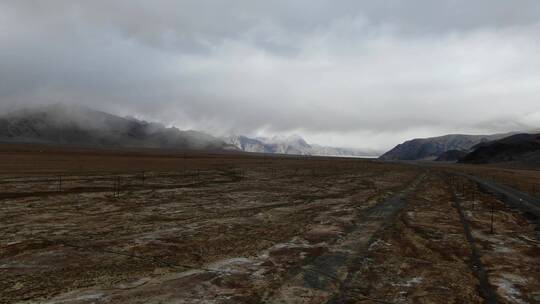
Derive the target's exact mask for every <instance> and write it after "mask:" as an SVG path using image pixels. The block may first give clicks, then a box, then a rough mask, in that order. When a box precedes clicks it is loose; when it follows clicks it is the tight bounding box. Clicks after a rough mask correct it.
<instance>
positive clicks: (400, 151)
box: [379, 134, 510, 160]
mask: <svg viewBox="0 0 540 304" xmlns="http://www.w3.org/2000/svg"><path fill="white" fill-rule="evenodd" d="M508 135H510V134H494V135H465V134H450V135H444V136H439V137H429V138H416V139H412V140H408V141H406V142H404V143H402V144H399V145H397V146H395V147H394V148H393V149H391V150H390V151H388V152H386V153H384V154H383V155H381V156H380V157H379V158H380V159H382V160H434V159H436V158H437V157H439V156H440V155H441V154H443V153H444V152H446V151H449V150H459V151H468V150H470V149H471V148H472V147H473V146H475V145H477V144H479V143H482V142H488V141H491V140H497V139H501V138H504V137H506V136H508Z"/></svg>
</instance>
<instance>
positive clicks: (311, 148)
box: [224, 135, 376, 156]
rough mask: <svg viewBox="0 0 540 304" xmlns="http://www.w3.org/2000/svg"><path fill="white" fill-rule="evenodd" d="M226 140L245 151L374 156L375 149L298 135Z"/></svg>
mask: <svg viewBox="0 0 540 304" xmlns="http://www.w3.org/2000/svg"><path fill="white" fill-rule="evenodd" d="M224 140H225V142H226V143H228V144H231V145H234V146H236V147H237V148H239V149H240V150H242V151H245V152H257V153H279V154H295V155H319V156H374V155H376V153H374V152H373V151H363V150H360V149H351V148H335V147H327V146H320V145H315V144H309V143H307V142H306V141H305V140H304V139H303V138H302V137H300V136H298V135H292V136H273V137H268V138H266V137H254V138H251V137H247V136H244V135H233V136H229V137H226V138H224Z"/></svg>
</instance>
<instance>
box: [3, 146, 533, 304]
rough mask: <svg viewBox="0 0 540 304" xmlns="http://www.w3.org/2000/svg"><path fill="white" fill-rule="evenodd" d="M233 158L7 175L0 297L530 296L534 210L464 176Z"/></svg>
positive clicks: (349, 299)
mask: <svg viewBox="0 0 540 304" xmlns="http://www.w3.org/2000/svg"><path fill="white" fill-rule="evenodd" d="M160 157H162V156H160ZM170 161H171V162H177V163H178V162H179V163H180V164H182V163H183V162H184V160H183V159H182V158H181V159H180V160H178V159H176V160H174V161H173V160H170ZM168 162H169V160H167V159H166V160H162V159H160V160H159V161H157V162H156V164H157V163H159V166H162V165H163V164H164V163H165V164H167V163H168ZM200 163H201V164H202V163H203V161H202V160H201V161H200ZM233 163H234V158H233V159H232V160H231V158H227V161H226V165H223V166H219V160H216V159H213V163H212V164H211V165H207V166H201V169H196V168H195V166H191V167H189V166H187V169H185V168H184V167H182V168H183V169H182V170H179V171H167V172H165V171H163V170H155V169H161V167H159V166H158V165H156V166H158V167H154V168H152V167H146V168H145V172H144V175H142V174H143V173H142V171H139V170H130V171H125V172H123V173H118V172H114V174H112V173H113V172H109V173H97V172H89V173H87V174H82V172H80V171H79V170H78V169H77V167H78V166H72V165H69V166H70V167H69V168H71V169H73V168H75V170H71V169H70V170H64V171H62V172H57V171H54V172H50V171H40V172H39V174H36V173H35V172H34V173H32V174H29V175H24V174H17V175H15V174H12V173H11V174H5V175H4V176H3V177H1V179H0V193H1V195H2V196H1V198H2V201H1V206H0V278H1V279H0V303H81V304H82V303H493V302H489V301H490V299H489V293H491V294H492V295H494V297H495V300H496V301H497V302H498V303H540V299H539V297H540V283H539V282H540V262H539V256H540V255H539V253H540V252H539V251H540V243H539V235H538V231H536V230H535V229H537V228H536V227H537V226H536V222H534V219H531V218H529V217H527V216H524V215H523V214H521V213H519V212H518V211H517V210H512V209H510V208H508V207H507V206H506V205H505V204H504V201H502V200H501V199H499V198H497V197H496V196H494V195H493V194H491V193H487V192H483V191H482V189H480V188H478V187H477V186H476V185H475V184H474V183H472V182H471V181H469V180H467V179H465V178H463V177H455V176H452V175H450V174H448V173H447V172H446V170H443V169H441V168H434V169H432V170H429V169H427V168H426V167H425V166H421V167H417V166H411V165H399V164H388V163H378V162H369V161H364V160H358V161H354V160H339V159H336V160H335V161H332V160H321V159H306V160H300V159H288V160H279V159H270V160H269V159H266V158H262V159H260V158H259V159H250V160H249V161H246V160H244V161H243V162H239V165H238V166H231V164H233ZM70 164H71V163H70ZM110 164H114V162H113V161H111V162H110ZM188 164H189V163H188ZM132 165H133V166H134V167H137V164H136V163H133V164H132ZM51 166H52V165H51ZM121 166H122V168H125V166H127V163H123V164H122V165H121ZM147 166H148V165H147ZM163 166H164V167H166V165H163ZM152 169H154V170H152ZM18 173H21V172H18ZM60 175H61V176H62V180H61V182H60V181H59V176H60ZM492 206H493V219H494V220H493V223H494V225H493V228H494V229H493V230H494V231H493V233H491V210H492ZM459 211H461V215H462V217H460V212H459ZM468 235H469V237H467V236H468ZM471 240H472V241H471ZM473 251H474V252H473ZM475 254H476V258H477V260H478V261H476V260H475ZM479 266H480V267H479ZM479 269H482V270H483V272H479ZM482 273H483V274H482ZM486 299H487V300H486Z"/></svg>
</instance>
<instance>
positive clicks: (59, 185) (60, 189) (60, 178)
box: [58, 175, 62, 192]
mask: <svg viewBox="0 0 540 304" xmlns="http://www.w3.org/2000/svg"><path fill="white" fill-rule="evenodd" d="M58 192H62V175H60V176H58Z"/></svg>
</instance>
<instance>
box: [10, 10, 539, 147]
mask: <svg viewBox="0 0 540 304" xmlns="http://www.w3.org/2000/svg"><path fill="white" fill-rule="evenodd" d="M539 37H540V2H538V1H536V0H531V1H517V2H516V1H514V2H509V1H493V0H489V1H488V0H481V1H474V2H473V3H471V2H470V1H461V0H455V1H444V2H443V3H441V2H439V1H428V0H414V1H397V0H389V1H352V0H351V1H339V2H337V1H329V0H311V1H307V0H306V1H294V2H291V1H269V2H268V1H267V2H261V1H249V0H242V1H225V0H221V1H215V0H214V1H201V0H198V1H172V0H170V1H167V0H163V1H142V0H141V1H134V0H130V1H76V0H57V1H47V2H44V1H31V0H23V1H9V0H4V1H0V46H1V48H0V105H2V106H3V109H4V111H6V109H7V108H8V107H13V106H15V107H17V106H23V105H29V104H39V103H48V102H58V101H60V102H65V103H78V104H84V105H87V106H90V107H94V108H98V109H102V110H105V111H111V112H113V113H118V114H121V115H136V116H138V117H141V118H145V119H151V120H160V121H163V122H165V123H167V124H174V125H177V126H179V127H181V128H195V129H202V130H206V131H209V132H211V133H214V134H225V133H228V132H237V133H245V134H260V135H272V134H276V133H282V134H291V133H300V134H303V135H305V136H306V137H307V139H308V140H312V141H315V142H318V143H321V144H334V145H344V146H353V147H366V148H378V149H385V148H388V147H389V146H391V145H393V144H395V143H396V142H399V141H402V140H404V139H407V138H409V137H416V136H431V135H438V134H441V133H447V132H472V133H480V132H499V131H509V129H510V128H538V126H540V114H539V113H540V103H539V102H538V96H540V94H539V93H540V72H538V71H540V58H539V57H538V55H537V54H539V53H540V38H539Z"/></svg>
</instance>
